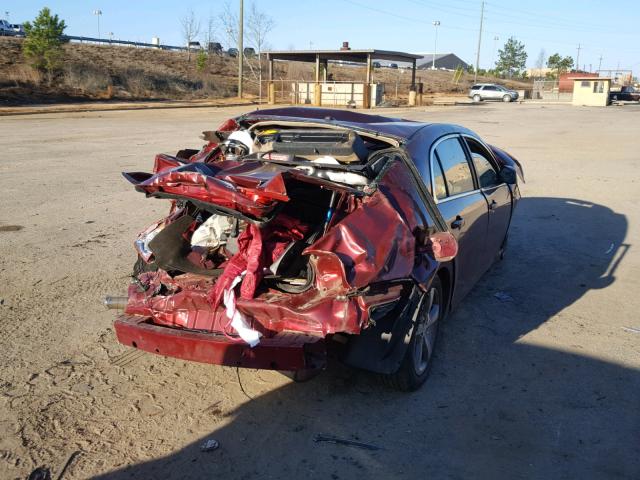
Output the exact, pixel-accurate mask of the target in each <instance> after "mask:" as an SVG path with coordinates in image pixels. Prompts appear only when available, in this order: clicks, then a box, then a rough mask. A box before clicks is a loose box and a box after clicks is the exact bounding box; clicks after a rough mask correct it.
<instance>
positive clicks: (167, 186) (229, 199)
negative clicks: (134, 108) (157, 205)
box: [124, 159, 289, 218]
mask: <svg viewBox="0 0 640 480" xmlns="http://www.w3.org/2000/svg"><path fill="white" fill-rule="evenodd" d="M169 165H170V162H167V160H166V159H161V165H156V168H159V169H160V172H159V173H157V174H144V173H127V174H124V176H125V178H127V180H129V181H130V182H131V183H133V184H134V185H135V186H136V190H138V191H142V192H145V193H146V194H147V195H154V194H157V193H165V194H169V195H173V196H179V197H183V198H186V199H192V200H198V201H201V202H205V203H210V204H213V205H217V206H220V207H223V208H227V209H230V210H235V211H238V212H241V213H244V214H248V215H252V216H254V217H257V218H260V217H264V216H268V215H269V213H271V212H272V211H273V209H274V208H275V207H276V205H277V204H278V202H286V201H288V200H289V197H288V196H287V190H286V188H285V182H284V178H283V171H284V170H283V169H281V168H278V167H277V166H276V165H263V164H261V163H260V162H247V163H244V164H242V165H237V164H236V165H233V166H231V167H230V168H223V167H224V166H225V165H221V166H219V165H215V164H204V163H190V164H186V165H180V166H177V167H173V168H171V167H170V166H169Z"/></svg>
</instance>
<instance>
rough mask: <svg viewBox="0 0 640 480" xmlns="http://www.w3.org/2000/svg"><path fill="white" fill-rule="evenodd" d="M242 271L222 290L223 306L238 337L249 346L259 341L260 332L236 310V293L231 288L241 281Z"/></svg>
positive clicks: (253, 345)
mask: <svg viewBox="0 0 640 480" xmlns="http://www.w3.org/2000/svg"><path fill="white" fill-rule="evenodd" d="M242 275H244V272H243V273H241V274H240V275H238V276H237V277H236V278H234V279H233V282H231V285H230V286H229V288H228V289H226V290H225V291H224V306H225V308H226V314H227V318H229V319H230V320H231V326H232V327H233V328H234V329H235V331H236V332H238V335H240V338H241V339H242V340H244V341H245V342H247V343H248V344H249V346H250V347H251V348H253V347H255V346H256V345H258V343H260V337H261V336H262V334H261V333H260V332H258V331H257V330H254V329H253V328H251V327H250V326H249V322H248V321H247V318H246V317H245V316H244V315H243V314H242V313H241V312H239V311H238V310H236V294H235V292H234V291H233V289H234V288H235V287H236V285H238V284H239V283H240V282H241V281H242Z"/></svg>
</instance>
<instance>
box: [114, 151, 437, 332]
mask: <svg viewBox="0 0 640 480" xmlns="http://www.w3.org/2000/svg"><path fill="white" fill-rule="evenodd" d="M225 174H227V172H225ZM220 175H224V174H220ZM227 178H228V177H227ZM346 203H347V205H348V207H347V209H348V211H347V212H343V213H344V214H343V216H342V217H341V218H340V220H338V221H337V222H336V223H335V224H332V225H331V226H330V228H329V230H328V232H327V233H326V234H325V235H324V236H323V237H321V238H320V239H319V240H318V241H317V242H315V243H314V244H313V245H311V246H310V247H308V248H307V249H306V250H305V252H304V253H305V254H308V255H310V263H311V264H312V266H313V268H314V269H315V271H316V285H315V286H314V287H312V288H311V289H309V290H307V291H306V292H303V293H298V294H288V293H282V292H276V291H262V292H260V293H257V292H258V285H259V282H260V276H261V271H262V267H265V266H268V265H269V264H270V262H271V261H273V260H274V259H275V258H277V254H278V249H279V248H283V247H284V246H286V244H287V243H288V242H290V241H291V240H292V239H294V238H296V237H295V236H291V235H290V234H283V233H282V229H281V231H280V233H279V235H281V236H280V237H278V236H277V235H275V238H274V232H278V219H279V217H280V216H277V217H276V218H275V219H274V220H272V221H271V222H269V223H267V224H265V225H264V226H262V227H258V226H256V225H252V224H249V226H248V229H247V230H246V231H245V232H244V233H243V234H242V235H241V237H242V238H239V246H240V251H239V252H238V254H236V255H235V256H234V257H233V258H232V259H230V260H229V261H228V262H227V263H226V265H223V267H224V268H225V271H224V272H223V274H222V276H221V277H219V278H218V279H217V281H216V283H215V285H214V284H213V283H206V282H207V281H209V282H212V281H211V280H206V281H205V280H203V279H198V278H197V277H196V276H194V275H190V274H187V275H183V276H181V277H175V278H171V277H169V276H168V275H167V274H166V273H164V272H157V273H155V274H145V275H146V277H145V278H144V279H142V280H143V283H145V282H146V283H147V284H148V286H149V288H148V290H147V291H146V292H143V291H140V290H139V289H138V287H136V286H132V287H130V289H129V304H128V306H127V309H126V313H128V314H138V315H144V316H149V317H151V318H152V319H153V321H154V322H155V323H158V324H162V325H168V326H175V327H183V328H189V329H198V330H205V331H213V332H226V333H230V332H229V329H228V323H229V322H228V318H227V317H226V315H225V314H224V310H223V308H222V307H221V305H220V303H221V298H222V292H223V291H224V289H225V288H226V287H227V286H228V285H229V282H230V281H231V280H233V278H235V277H236V276H237V275H238V274H239V273H240V272H242V271H244V270H247V272H248V273H247V276H246V277H245V280H244V281H243V283H242V286H241V291H240V296H239V298H238V299H237V308H238V309H239V310H240V311H241V312H242V313H244V314H245V315H246V316H247V317H248V318H249V319H250V320H251V322H252V323H251V327H252V328H254V329H256V330H258V331H260V332H261V333H263V334H264V335H265V337H269V336H272V335H274V334H275V333H277V332H282V331H284V330H292V331H298V332H309V333H319V334H323V335H327V334H330V333H337V332H344V333H353V334H357V333H359V332H360V331H361V329H362V328H364V327H366V325H367V324H368V320H369V310H370V307H371V306H372V305H375V304H376V303H384V302H386V301H391V300H393V299H395V298H397V295H398V293H397V292H395V291H394V290H393V288H391V289H389V290H388V291H387V292H385V293H382V294H380V293H376V294H375V295H367V294H366V293H365V294H358V293H357V290H358V289H362V288H364V287H366V286H367V285H370V284H372V283H375V282H384V281H387V280H395V279H406V278H408V277H411V276H413V277H414V278H415V279H416V280H417V281H418V283H421V282H422V281H426V279H427V278H429V273H430V272H432V270H433V268H435V266H436V264H435V262H434V261H429V260H428V259H425V257H426V256H425V255H423V254H420V253H419V252H418V250H419V248H418V247H419V245H418V246H417V245H416V238H421V237H424V236H425V235H424V232H426V230H427V228H428V226H429V223H430V221H429V220H428V219H429V215H428V213H427V212H426V209H425V207H424V205H423V203H422V200H421V198H420V195H419V193H418V191H417V188H416V187H415V185H414V183H413V179H412V178H411V176H410V173H409V172H407V171H406V167H405V166H404V165H403V164H401V163H400V162H396V163H395V164H394V165H393V166H392V167H391V168H390V169H389V171H388V172H387V174H386V175H385V177H384V178H383V180H382V181H381V183H380V184H379V185H378V189H377V190H376V191H375V192H374V193H373V195H371V196H370V197H363V198H360V199H354V198H353V197H351V198H350V199H349V201H348V202H346ZM280 222H281V223H280V225H281V226H282V225H286V228H285V229H284V230H285V231H287V232H288V231H291V229H294V228H295V227H296V226H295V225H294V224H290V223H287V221H286V220H285V218H284V217H283V218H282V219H280ZM380 239H384V241H379V240H380ZM269 242H272V244H269ZM417 252H418V253H417ZM161 285H164V286H165V288H166V287H167V286H169V292H168V293H167V294H165V295H155V296H153V295H151V293H149V292H153V291H160V287H161ZM256 293H257V296H256ZM354 294H355V295H354Z"/></svg>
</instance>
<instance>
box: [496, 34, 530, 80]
mask: <svg viewBox="0 0 640 480" xmlns="http://www.w3.org/2000/svg"><path fill="white" fill-rule="evenodd" d="M526 64H527V52H525V50H524V44H523V43H521V42H519V41H518V40H516V39H515V37H510V38H509V40H507V41H506V43H505V44H504V47H502V49H501V50H499V51H498V61H497V62H496V71H498V72H499V73H500V74H501V75H506V76H508V77H513V76H514V75H516V76H520V71H521V70H523V69H524V67H525V65H526Z"/></svg>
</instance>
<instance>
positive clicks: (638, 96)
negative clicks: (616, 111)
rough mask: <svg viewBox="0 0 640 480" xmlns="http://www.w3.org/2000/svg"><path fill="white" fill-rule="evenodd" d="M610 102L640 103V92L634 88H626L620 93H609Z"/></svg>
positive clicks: (619, 91)
mask: <svg viewBox="0 0 640 480" xmlns="http://www.w3.org/2000/svg"><path fill="white" fill-rule="evenodd" d="M609 100H610V101H625V102H638V101H640V90H636V89H635V88H634V87H632V86H624V87H622V88H621V89H620V90H618V91H614V92H609Z"/></svg>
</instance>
